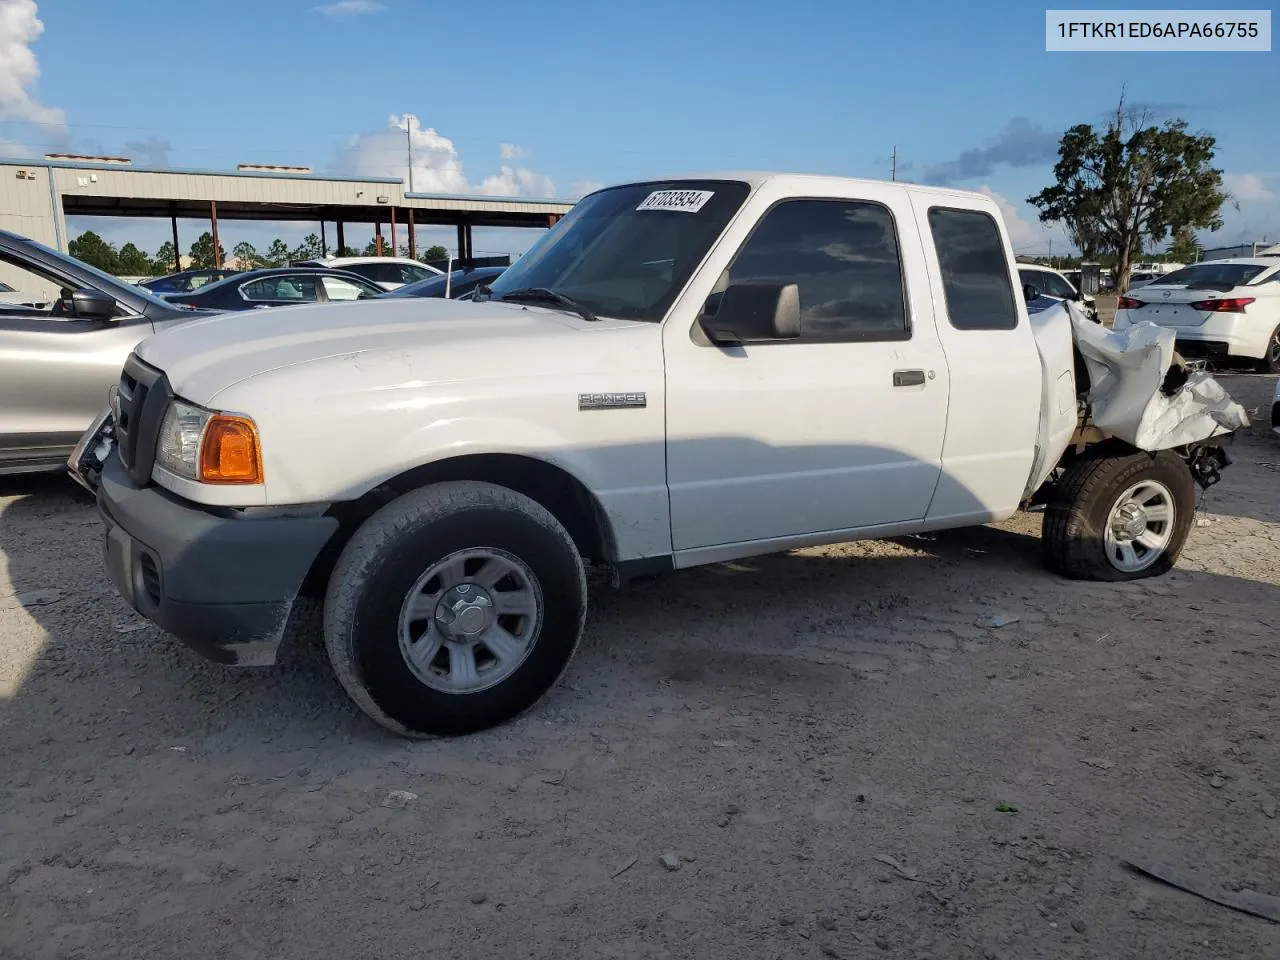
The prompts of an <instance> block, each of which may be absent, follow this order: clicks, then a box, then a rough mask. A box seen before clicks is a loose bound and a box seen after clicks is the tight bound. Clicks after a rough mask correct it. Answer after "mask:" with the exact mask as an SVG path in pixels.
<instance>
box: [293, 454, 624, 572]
mask: <svg viewBox="0 0 1280 960" xmlns="http://www.w3.org/2000/svg"><path fill="white" fill-rule="evenodd" d="M457 480H472V481H478V482H482V483H493V484H496V485H498V486H501V487H506V488H507V489H509V490H514V491H515V492H517V493H521V494H523V495H525V496H527V497H529V498H530V499H531V500H534V501H536V502H537V503H539V504H541V505H542V506H543V507H544V508H545V509H546V510H547V511H549V512H550V513H551V515H552V516H554V517H555V518H556V519H557V520H558V521H560V523H561V524H562V525H563V526H564V528H565V530H566V531H568V533H569V536H570V537H572V538H573V542H574V544H575V545H576V546H577V548H578V551H579V552H580V553H581V554H582V556H583V557H584V558H586V559H587V560H588V561H592V562H597V563H610V562H612V561H613V560H614V559H615V558H616V557H617V555H618V550H617V539H616V537H615V534H614V530H613V524H612V522H611V521H610V519H609V515H608V514H607V513H606V511H605V509H604V507H603V505H602V504H601V503H600V501H599V499H597V497H596V496H595V494H593V493H592V492H591V491H590V489H588V487H587V486H586V484H584V483H583V482H582V481H581V480H579V479H578V478H577V477H576V476H574V475H573V474H572V473H570V472H569V471H568V470H566V469H564V468H563V467H561V466H558V465H557V464H553V463H550V462H548V461H546V460H542V459H540V458H538V457H534V456H529V455H528V454H513V453H473V454H463V455H460V456H455V457H446V458H443V459H440V460H433V461H431V462H429V463H424V464H420V465H418V466H415V467H411V468H409V469H407V470H404V471H402V472H401V473H399V474H396V475H395V476H393V477H390V478H388V479H387V480H384V481H383V482H381V483H379V484H378V485H377V486H375V487H373V488H372V489H370V490H368V491H367V492H365V493H364V494H363V495H361V496H360V497H358V498H356V499H355V500H348V501H343V502H341V503H336V504H333V505H332V506H331V507H330V508H329V510H328V511H327V513H328V514H329V515H330V516H333V517H335V518H336V519H337V520H338V532H337V533H335V534H334V536H333V538H332V539H331V540H330V541H329V543H327V544H326V545H325V547H324V549H323V550H322V551H321V552H320V555H319V556H317V557H316V560H315V562H314V563H313V564H312V566H311V570H310V572H309V573H308V574H307V577H306V581H305V582H304V584H303V589H302V592H303V593H305V594H307V595H311V596H316V595H319V594H322V593H323V591H324V589H325V586H326V584H327V583H328V579H329V575H330V574H331V573H332V572H333V567H334V564H335V563H337V559H338V555H339V554H340V553H341V552H342V549H343V547H345V546H346V544H347V541H349V540H350V539H351V536H352V534H354V533H355V531H356V530H357V529H358V528H359V527H360V525H361V524H362V523H364V522H365V521H366V520H367V519H368V518H369V517H371V516H372V515H373V514H374V513H375V512H377V511H378V510H379V509H380V508H381V507H383V506H384V505H386V504H388V503H390V502H391V501H392V500H395V499H396V498H397V497H400V496H402V495H404V494H406V493H409V492H410V491H412V490H418V489H420V488H422V487H425V486H428V485H430V484H433V483H443V482H446V481H457Z"/></svg>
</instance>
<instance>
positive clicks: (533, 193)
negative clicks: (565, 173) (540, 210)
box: [480, 163, 556, 197]
mask: <svg viewBox="0 0 1280 960" xmlns="http://www.w3.org/2000/svg"><path fill="white" fill-rule="evenodd" d="M480 192H481V193H484V194H489V195H491V196H495V197H551V196H554V195H555V192H556V185H555V182H554V181H553V180H552V179H551V178H550V177H546V176H543V175H542V174H540V173H535V172H534V171H532V170H526V169H525V168H524V167H514V168H513V167H509V166H507V165H506V164H505V163H504V164H503V165H502V166H501V167H500V168H499V172H498V174H497V175H495V176H491V177H485V178H484V181H483V182H482V183H481V184H480Z"/></svg>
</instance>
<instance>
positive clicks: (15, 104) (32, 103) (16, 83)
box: [0, 0, 67, 132]
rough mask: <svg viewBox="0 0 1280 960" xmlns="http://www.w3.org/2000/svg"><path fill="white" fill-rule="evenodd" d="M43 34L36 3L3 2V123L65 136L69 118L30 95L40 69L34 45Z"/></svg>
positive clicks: (0, 75)
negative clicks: (46, 129) (33, 126)
mask: <svg viewBox="0 0 1280 960" xmlns="http://www.w3.org/2000/svg"><path fill="white" fill-rule="evenodd" d="M42 33H44V24H43V23H41V22H40V20H39V18H38V17H37V16H36V4H35V0H0V119H4V120H25V121H27V122H29V123H39V124H43V125H45V126H47V127H52V128H54V129H55V130H56V131H57V132H63V131H65V128H66V122H67V121H66V115H65V114H64V113H63V112H62V111H61V110H59V109H57V108H56V107H46V106H44V105H43V104H42V103H40V102H39V101H38V100H36V99H35V98H34V97H32V95H31V91H30V87H31V85H32V84H34V83H35V82H36V80H38V79H39V77H40V65H39V64H38V63H37V62H36V55H35V53H34V52H32V50H31V44H32V43H34V42H35V40H36V38H37V37H39V36H40V34H42Z"/></svg>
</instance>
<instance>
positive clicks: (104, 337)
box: [0, 230, 206, 475]
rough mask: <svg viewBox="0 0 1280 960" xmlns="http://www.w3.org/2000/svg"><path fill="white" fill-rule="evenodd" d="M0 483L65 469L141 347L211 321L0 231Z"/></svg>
mask: <svg viewBox="0 0 1280 960" xmlns="http://www.w3.org/2000/svg"><path fill="white" fill-rule="evenodd" d="M0 273H3V275H4V277H5V280H6V281H7V282H8V283H10V284H11V285H13V286H15V287H16V288H17V289H19V290H21V291H23V293H24V295H28V296H29V297H30V300H31V303H44V304H45V306H44V307H37V306H31V305H30V304H11V303H4V302H0V475H3V474H8V473H26V472H30V471H38V470H56V469H60V468H61V467H62V466H63V465H64V464H65V462H66V458H67V455H68V454H69V453H70V452H71V450H72V448H73V447H74V446H75V444H76V441H77V440H79V438H80V436H81V434H83V433H84V431H85V430H86V429H87V428H88V427H89V426H90V424H91V423H92V422H93V418H94V416H95V415H97V414H98V413H99V412H100V411H101V410H103V409H104V408H105V407H106V406H107V392H108V390H110V388H111V387H112V386H114V385H115V384H117V383H119V382H120V368H121V367H123V366H124V361H125V359H126V358H127V357H128V356H129V354H130V353H131V352H132V350H133V348H134V347H135V346H137V344H138V341H140V340H142V339H143V338H145V337H149V336H151V334H152V333H155V332H156V331H158V330H163V329H165V328H167V327H169V326H172V325H174V324H176V323H181V322H183V321H186V320H194V319H196V318H197V317H202V316H206V314H205V313H204V312H203V311H197V310H194V309H193V308H191V307H183V306H178V305H177V304H174V303H166V302H165V301H164V300H161V299H160V298H159V297H157V296H156V295H155V294H153V293H151V292H150V291H148V290H145V289H143V288H141V287H136V286H134V285H133V284H131V283H125V282H123V281H122V280H118V279H117V278H115V277H113V276H111V275H110V274H107V273H103V272H102V271H101V270H99V269H97V268H96V267H91V266H89V264H87V263H84V262H83V261H81V260H77V259H76V258H75V257H70V256H68V255H67V254H65V253H60V252H58V251H57V250H53V249H51V248H50V247H46V246H45V245H44V244H42V243H37V242H36V241H34V240H30V239H28V238H26V237H22V236H19V235H18V234H16V233H10V232H8V231H6V230H0Z"/></svg>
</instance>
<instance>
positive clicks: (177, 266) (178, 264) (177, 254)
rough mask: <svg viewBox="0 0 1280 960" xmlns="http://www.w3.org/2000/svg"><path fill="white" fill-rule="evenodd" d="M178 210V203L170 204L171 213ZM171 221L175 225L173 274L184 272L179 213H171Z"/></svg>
mask: <svg viewBox="0 0 1280 960" xmlns="http://www.w3.org/2000/svg"><path fill="white" fill-rule="evenodd" d="M177 209H178V205H177V204H176V203H171V204H169V210H170V211H175V210H177ZM169 220H170V221H171V222H172V224H173V272H174V273H181V272H182V248H181V247H180V246H178V215H177V213H170V216H169Z"/></svg>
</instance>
